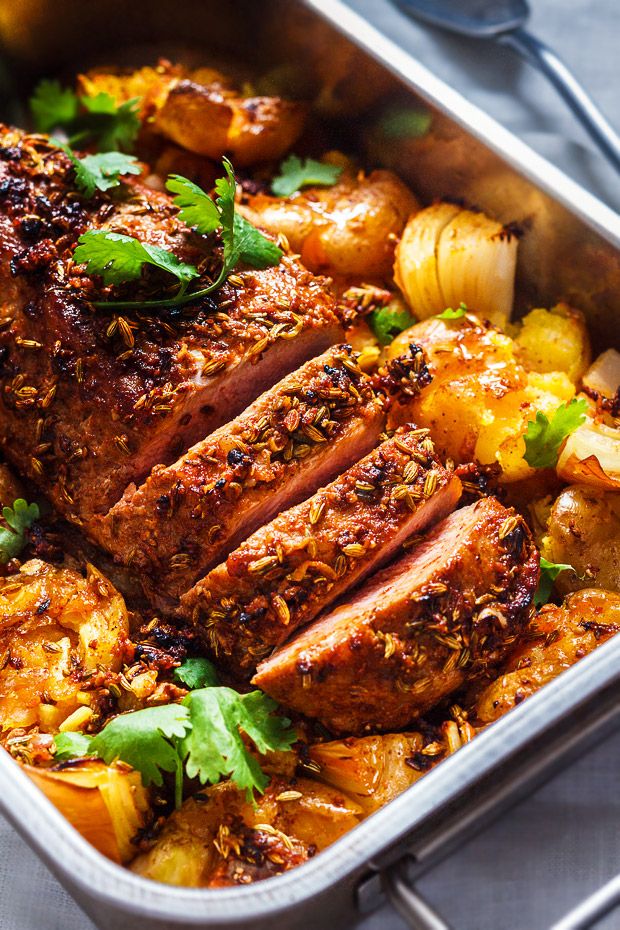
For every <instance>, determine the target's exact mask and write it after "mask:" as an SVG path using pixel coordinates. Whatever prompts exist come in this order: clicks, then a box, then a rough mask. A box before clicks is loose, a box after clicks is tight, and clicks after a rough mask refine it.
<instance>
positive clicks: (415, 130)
mask: <svg viewBox="0 0 620 930" xmlns="http://www.w3.org/2000/svg"><path fill="white" fill-rule="evenodd" d="M432 121H433V118H432V116H431V114H430V113H428V112H427V111H426V110H414V109H412V108H411V107H394V108H392V109H391V110H388V112H387V113H386V114H385V115H384V116H382V117H381V119H380V120H379V124H378V126H379V129H380V131H381V133H382V134H383V135H384V136H385V137H386V138H388V139H419V138H421V137H422V136H425V135H426V134H427V132H428V131H429V129H430V128H431V123H432Z"/></svg>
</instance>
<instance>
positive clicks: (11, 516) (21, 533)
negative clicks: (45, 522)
mask: <svg viewBox="0 0 620 930" xmlns="http://www.w3.org/2000/svg"><path fill="white" fill-rule="evenodd" d="M2 516H3V517H4V522H5V523H6V526H0V563H2V564H5V563H6V562H9V561H10V560H11V559H14V558H16V556H18V555H19V553H20V552H21V551H22V549H23V548H24V546H25V545H26V530H27V529H29V528H30V527H31V526H32V524H33V523H34V521H35V520H38V519H39V508H38V506H37V505H36V504H28V503H26V501H25V500H24V499H23V497H18V498H17V500H15V501H13V506H12V507H3V508H2Z"/></svg>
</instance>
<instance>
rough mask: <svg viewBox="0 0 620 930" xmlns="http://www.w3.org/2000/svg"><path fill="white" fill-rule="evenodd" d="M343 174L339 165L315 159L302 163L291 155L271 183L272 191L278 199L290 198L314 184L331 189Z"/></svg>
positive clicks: (308, 159)
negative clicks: (303, 188)
mask: <svg viewBox="0 0 620 930" xmlns="http://www.w3.org/2000/svg"><path fill="white" fill-rule="evenodd" d="M341 174H342V168H341V167H339V166H338V165H326V164H324V163H323V162H321V161H315V160H314V158H306V159H304V161H302V160H301V158H299V157H298V156H297V155H289V157H288V158H286V159H285V160H284V161H283V162H282V164H281V165H280V173H279V174H278V175H277V176H276V177H275V178H274V179H273V181H272V182H271V190H272V191H273V193H274V194H275V195H276V196H277V197H290V196H291V194H294V193H295V192H296V191H300V190H301V189H302V187H309V186H310V185H313V184H316V185H321V186H322V187H331V186H332V185H333V184H335V183H336V181H337V180H338V178H339V177H340V175H341Z"/></svg>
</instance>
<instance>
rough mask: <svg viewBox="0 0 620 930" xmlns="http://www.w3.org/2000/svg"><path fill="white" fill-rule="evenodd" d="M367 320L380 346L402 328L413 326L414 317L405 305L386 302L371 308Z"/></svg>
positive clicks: (401, 330)
mask: <svg viewBox="0 0 620 930" xmlns="http://www.w3.org/2000/svg"><path fill="white" fill-rule="evenodd" d="M368 322H369V324H370V328H371V329H372V331H373V333H374V334H375V336H376V337H377V339H378V341H379V342H380V343H381V345H382V346H386V345H389V343H390V342H391V341H392V339H394V337H395V336H397V335H398V334H399V333H402V332H403V330H405V329H408V328H409V327H410V326H413V324H414V323H415V322H416V319H415V317H414V316H412V315H411V313H410V312H409V310H408V309H407V308H406V307H405V306H401V305H399V304H396V305H394V304H387V306H385V307H379V309H377V310H373V311H372V313H371V314H370V315H369V317H368Z"/></svg>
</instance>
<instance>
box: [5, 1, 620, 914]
mask: <svg viewBox="0 0 620 930" xmlns="http://www.w3.org/2000/svg"><path fill="white" fill-rule="evenodd" d="M350 43H353V45H354V46H355V47H356V49H357V51H356V53H355V55H354V57H351V58H350V59H348V60H349V61H350V71H349V74H348V76H347V79H346V80H347V82H348V83H349V85H350V87H353V88H354V89H355V88H357V89H358V90H359V89H361V90H364V89H367V88H368V86H369V85H373V84H375V83H378V84H381V85H382V86H383V85H385V87H384V88H383V90H384V97H383V98H382V100H381V102H378V103H376V104H375V106H374V107H372V108H370V109H369V110H365V111H364V112H363V113H361V114H360V113H355V112H353V110H347V111H345V113H344V114H341V115H340V116H339V118H338V120H337V121H336V122H335V126H336V128H335V130H334V129H332V130H330V131H331V132H332V133H333V132H334V131H335V132H336V134H337V140H338V144H339V145H341V146H343V147H344V148H349V149H354V150H356V151H358V153H360V155H361V156H362V159H364V158H366V160H367V161H368V163H369V164H377V163H383V164H384V165H385V166H387V167H392V168H394V169H395V170H397V171H398V172H399V173H400V175H401V176H402V177H403V178H405V179H406V180H407V181H409V182H410V183H411V185H412V186H413V188H414V190H416V192H418V193H419V194H420V196H421V197H422V198H423V199H424V200H426V201H429V200H432V199H433V198H434V197H439V196H449V197H459V198H462V199H463V200H464V201H466V202H468V203H470V204H474V205H477V206H479V207H481V208H482V209H486V210H488V211H489V212H491V213H492V214H494V215H495V216H497V217H498V218H499V219H501V220H502V221H504V222H510V221H517V222H518V223H519V225H520V227H521V229H522V231H523V238H522V242H521V245H520V259H519V268H518V288H517V307H518V309H523V308H525V307H528V306H532V305H533V304H534V305H536V304H539V305H542V306H548V305H549V304H550V303H552V302H553V301H556V300H557V299H560V298H563V299H565V300H568V301H572V302H574V303H575V304H576V305H577V306H579V307H582V308H583V309H584V311H585V312H586V314H587V316H588V319H589V322H590V326H591V330H592V332H593V334H594V340H595V343H598V345H599V346H603V345H610V344H611V345H614V344H615V345H616V346H618V345H620V337H619V333H620V297H619V295H620V217H618V215H617V214H615V213H614V212H613V211H611V210H610V209H609V208H607V207H606V206H604V204H602V203H601V202H600V201H598V200H597V199H596V198H594V197H593V196H591V195H590V194H588V193H587V192H586V191H585V190H583V189H582V188H581V187H580V186H579V185H577V184H575V183H574V182H573V181H571V180H570V179H569V178H567V177H566V176H565V175H564V174H563V173H562V172H560V171H559V170H558V169H556V168H555V167H554V166H553V165H552V164H550V163H549V162H547V161H546V160H545V159H543V158H541V157H540V156H539V155H537V154H535V153H534V152H533V151H532V150H531V149H530V148H528V146H526V145H525V144H523V143H522V142H520V141H519V140H518V139H516V138H515V137H514V136H513V135H512V134H511V133H509V132H508V131H507V130H505V129H503V128H502V127H501V126H499V125H498V124H497V123H496V122H495V121H494V120H493V119H491V118H490V117H489V116H487V115H486V114H484V113H482V112H481V111H480V110H478V109H477V108H476V107H475V106H473V105H472V104H470V103H469V102H468V101H466V100H465V99H464V98H463V97H461V96H460V95H459V93H458V92H457V91H455V90H452V89H451V88H449V87H448V86H446V85H445V84H443V83H442V82H441V81H440V80H439V79H437V78H436V77H434V75H432V74H431V73H430V72H429V71H427V70H426V69H425V68H424V67H423V66H421V65H420V64H419V63H418V62H416V61H415V60H413V59H412V58H411V57H410V56H409V55H407V54H406V53H405V52H403V51H402V50H401V49H399V48H398V47H397V46H396V45H394V44H393V43H392V42H390V41H388V40H387V39H385V38H384V37H383V36H382V35H381V34H380V33H379V32H377V31H376V30H375V29H373V28H372V27H371V26H370V25H368V23H366V22H365V21H364V20H363V19H361V18H360V17H359V16H357V15H356V14H355V13H353V12H352V11H351V10H350V9H349V8H348V7H346V6H345V5H343V4H342V3H340V2H338V0H305V2H302V0H262V2H261V3H258V4H257V3H255V2H250V0H239V2H234V0H232V2H228V3H226V2H224V0H217V2H215V0H186V2H184V0H181V2H179V0H177V2H176V3H173V2H171V0H131V2H122V0H105V2H104V0H89V2H88V3H83V2H81V0H56V2H55V3H49V2H48V0H19V2H17V0H0V116H1V117H3V118H5V119H15V120H19V119H20V118H21V116H20V101H23V99H24V98H25V97H26V96H27V95H28V92H29V90H30V88H31V86H32V84H33V82H34V81H36V80H37V79H38V77H40V76H43V75H46V76H50V75H56V76H60V77H62V76H63V75H66V76H67V77H69V76H70V75H71V74H72V73H73V72H74V71H75V70H76V69H79V68H82V67H88V66H89V65H92V64H94V63H100V62H106V61H107V62H121V63H131V62H134V63H141V62H142V61H144V62H146V61H148V60H152V59H153V57H154V55H156V54H159V53H164V54H166V53H167V54H168V55H169V56H170V57H174V56H175V54H176V53H177V51H178V50H179V49H185V50H186V49H187V48H188V47H190V48H192V49H194V50H195V51H196V52H197V54H198V58H199V59H200V60H202V62H204V63H207V62H210V61H213V60H220V61H222V60H223V61H224V62H227V63H228V69H229V70H230V68H231V67H232V68H233V69H234V68H236V67H238V65H239V63H240V62H242V61H247V62H248V64H249V66H250V67H252V68H256V67H258V68H260V69H261V70H262V71H264V70H265V69H266V67H273V66H275V65H277V64H278V62H282V61H286V60H289V61H290V60H294V61H296V62H297V63H298V64H299V63H302V67H303V69H304V72H307V73H308V74H309V75H311V74H312V71H313V69H314V68H316V67H317V60H318V59H321V60H322V61H323V62H325V61H328V62H329V61H333V62H334V63H336V64H337V62H339V61H341V60H342V56H344V55H346V54H347V49H349V50H350ZM392 98H393V99H392ZM395 102H397V103H398V105H399V106H402V105H403V104H406V105H408V106H411V105H413V106H415V107H416V108H420V107H424V108H426V109H428V110H430V112H431V114H432V122H431V128H430V130H429V132H427V133H426V135H424V136H423V137H420V138H417V139H403V138H389V139H386V138H385V135H384V133H383V132H382V130H381V129H380V128H379V124H380V121H381V118H382V115H383V114H384V113H385V112H386V108H388V107H389V106H391V105H392V104H394V103H395ZM618 724H620V636H619V637H616V638H615V639H613V640H610V641H609V642H607V643H605V644H604V645H603V646H601V647H600V648H599V649H597V650H596V652H594V653H593V654H591V655H590V656H588V657H587V658H585V659H583V660H582V661H581V662H579V663H578V664H577V665H576V666H575V667H573V668H571V669H569V670H568V671H566V672H565V673H564V674H563V675H561V676H560V677H559V678H558V679H556V680H555V681H553V682H551V683H550V684H548V685H547V686H546V687H545V688H543V689H542V690H541V691H539V692H538V693H537V694H535V695H533V697H531V698H530V699H529V700H527V701H525V702H524V703H523V704H521V705H520V706H519V707H517V708H515V709H514V710H513V711H511V712H510V713H509V714H508V715H507V716H505V717H503V718H502V719H500V720H498V721H497V722H496V723H495V724H493V725H492V726H491V727H489V728H488V729H487V730H486V731H485V732H483V733H482V734H480V735H479V736H478V737H476V739H475V740H474V741H473V742H472V743H470V744H468V745H467V746H465V747H464V748H463V749H461V750H460V751H459V752H458V753H456V754H455V755H453V756H451V757H450V758H448V759H447V760H446V761H444V762H442V763H441V764H440V765H439V766H437V767H436V768H435V769H434V770H432V771H431V772H430V773H429V774H427V775H426V776H425V777H424V778H423V779H421V780H420V781H419V782H417V783H416V784H415V785H413V786H412V787H411V788H409V789H408V790H407V791H406V792H404V793H403V794H402V795H401V796H400V797H398V798H396V799H395V800H394V801H392V802H391V803H390V804H388V805H387V806H386V807H385V808H383V809H382V810H380V811H378V812H377V813H375V814H374V815H373V816H371V817H370V818H369V819H368V820H366V821H365V822H363V823H362V824H360V825H359V826H358V827H356V828H355V829H354V830H353V831H351V832H350V833H349V834H347V835H346V836H344V837H343V838H341V839H340V840H338V841H337V842H336V843H334V844H333V846H331V847H329V848H328V849H327V850H325V851H324V852H322V853H321V854H320V855H318V856H317V857H316V858H314V859H311V860H310V861H309V862H307V863H305V864H304V865H302V866H300V867H299V868H297V869H294V870H292V871H291V872H287V873H285V874H283V875H281V876H278V877H276V878H273V879H271V880H269V881H267V882H262V883H258V884H256V885H250V886H245V887H238V888H226V889H217V890H196V889H183V888H174V887H169V886H166V885H161V884H157V883H154V882H149V881H146V880H144V879H141V878H138V877H137V876H135V875H133V874H132V873H131V872H128V871H126V870H125V869H122V868H120V867H119V866H116V865H114V864H113V863H112V862H110V861H109V860H107V859H106V858H104V857H103V856H102V855H100V854H99V853H98V852H97V851H96V850H95V849H94V848H93V847H91V846H90V845H89V844H88V843H87V842H86V841H85V840H84V839H82V837H81V836H80V835H79V834H78V833H77V832H76V831H75V830H74V829H73V828H72V827H71V826H69V824H68V823H67V822H66V821H65V819H64V818H63V817H62V815H61V814H60V813H59V812H58V811H57V810H56V809H55V808H54V807H53V806H52V805H51V803H50V802H49V801H47V799H46V798H45V797H44V796H43V794H41V793H40V792H39V790H38V789H37V788H36V787H35V786H34V785H33V783H32V782H31V781H30V780H29V779H28V778H27V776H26V775H25V774H24V773H23V772H22V771H21V770H20V769H19V766H18V765H17V763H15V762H14V761H13V760H12V759H11V758H10V757H9V755H8V754H6V753H0V809H1V810H2V813H3V814H4V815H5V816H6V817H7V818H8V819H9V821H10V822H11V823H12V824H13V825H14V827H15V829H16V830H18V832H19V833H20V834H21V835H22V836H23V837H24V839H25V840H26V841H27V842H28V843H29V844H30V846H32V848H33V849H34V850H35V851H36V852H37V854H38V855H39V856H40V857H41V858H42V859H43V860H44V862H45V863H46V864H47V865H48V866H49V868H50V869H51V870H52V872H53V873H54V874H55V875H56V876H57V878H58V879H59V880H60V881H61V883H62V884H63V885H64V886H65V888H66V889H67V890H68V891H69V893H70V894H71V895H72V896H73V897H74V898H75V900H76V901H77V902H78V904H80V906H81V907H82V908H83V909H84V910H85V911H86V913H87V914H88V915H89V916H90V918H91V919H92V920H93V921H94V923H95V924H96V925H97V926H98V927H99V928H101V930H144V928H147V927H148V928H152V930H189V928H196V927H205V928H207V927H208V928H241V927H243V928H252V930H273V928H274V927H277V928H278V930H292V928H304V930H312V928H317V930H319V928H325V927H327V926H332V927H338V928H340V927H345V926H346V925H347V924H348V923H349V922H352V921H354V920H355V918H356V917H359V915H360V913H367V912H369V911H371V910H372V909H373V908H375V907H376V906H377V905H378V904H379V903H381V902H382V901H383V900H385V896H386V895H388V896H389V897H390V898H391V899H392V901H393V902H394V903H395V905H396V906H397V907H398V909H399V910H400V911H401V913H402V914H403V915H404V916H405V917H406V919H407V921H408V922H409V925H410V926H412V927H418V928H422V930H431V928H433V930H441V928H445V926H446V925H445V924H444V923H443V921H441V919H440V918H439V917H438V916H437V915H435V914H433V913H432V912H431V911H430V910H429V909H428V908H427V907H426V905H425V904H424V902H423V901H421V899H420V898H419V897H418V896H417V895H416V894H415V891H413V890H412V888H411V883H412V882H414V881H415V879H416V878H417V877H418V876H419V875H420V874H422V872H424V871H425V870H427V869H429V868H431V867H432V865H433V864H434V863H435V862H437V861H438V860H439V859H440V858H441V857H443V856H445V855H446V854H447V853H448V852H449V851H450V850H452V849H453V848H455V847H456V846H457V845H458V844H459V843H460V842H462V841H463V840H464V839H466V838H470V837H471V836H472V835H473V833H475V832H476V831H477V830H479V829H480V828H481V827H483V826H484V825H485V824H486V823H488V822H489V821H490V820H491V819H492V818H493V817H495V816H496V815H497V814H499V813H500V812H501V811H502V810H504V809H505V808H506V807H507V806H509V805H510V804H513V803H514V802H515V801H516V800H518V799H519V798H521V797H523V796H525V795H526V794H527V793H529V792H530V791H531V790H533V788H534V787H536V786H537V785H539V784H541V783H542V782H543V781H544V780H546V779H547V778H549V777H551V776H552V775H553V774H554V773H555V772H557V771H558V770H559V769H560V768H562V767H564V766H565V765H566V764H567V762H568V761H570V760H571V759H573V758H575V757H576V756H578V755H580V754H582V753H583V752H584V751H586V750H587V749H588V748H589V747H590V746H592V745H593V744H594V743H595V742H596V741H598V740H600V739H602V738H603V737H604V736H605V735H607V734H608V733H610V732H611V731H612V729H613V728H614V727H616V726H617V725H618ZM616 884H617V883H616ZM614 890H615V889H614V888H611V889H603V891H602V892H601V895H600V896H599V899H598V900H597V901H595V902H594V903H593V904H592V905H591V906H585V905H584V906H583V907H582V908H581V909H580V912H579V913H577V912H575V915H574V917H570V916H569V917H567V918H566V919H565V920H564V922H563V923H562V930H577V928H578V927H586V926H589V921H590V920H591V919H594V917H595V916H596V915H597V914H600V913H602V912H603V909H604V908H605V907H610V906H611V904H612V903H613V900H615V898H614ZM616 897H617V895H616ZM558 927H559V925H558ZM44 930H45V928H44Z"/></svg>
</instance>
